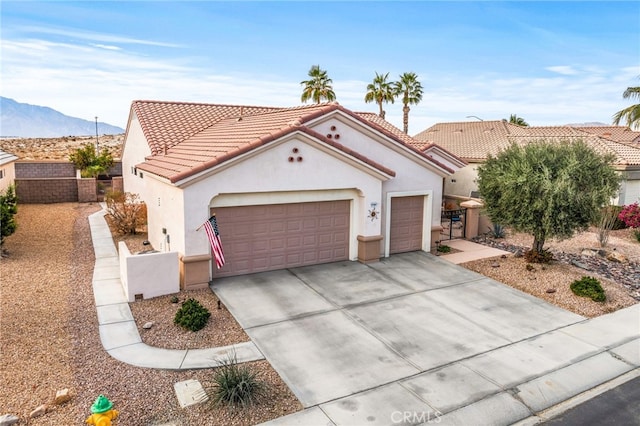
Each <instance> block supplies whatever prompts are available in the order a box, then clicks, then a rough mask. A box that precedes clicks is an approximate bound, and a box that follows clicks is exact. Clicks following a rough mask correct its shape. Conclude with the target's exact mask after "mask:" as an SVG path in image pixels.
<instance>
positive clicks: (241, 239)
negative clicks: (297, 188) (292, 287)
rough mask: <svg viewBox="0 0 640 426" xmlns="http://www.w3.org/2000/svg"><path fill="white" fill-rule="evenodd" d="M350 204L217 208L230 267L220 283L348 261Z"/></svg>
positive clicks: (216, 273) (217, 273)
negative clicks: (250, 275) (302, 267)
mask: <svg viewBox="0 0 640 426" xmlns="http://www.w3.org/2000/svg"><path fill="white" fill-rule="evenodd" d="M349 206H350V201H349V200H343V201H323V202H312V203H294V204H273V205H262V206H241V207H217V208H212V209H211V213H215V214H216V218H217V222H218V229H219V231H220V239H221V240H222V246H223V249H224V253H225V259H226V263H225V265H224V267H223V268H222V269H219V270H218V269H216V268H215V265H214V269H213V275H214V276H215V277H223V276H231V275H242V274H250V273H254V272H264V271H271V270H275V269H285V268H293V267H296V266H304V265H314V264H317V263H327V262H335V261H339V260H347V259H348V258H349V217H350V214H349V213H350V212H349V208H350V207H349Z"/></svg>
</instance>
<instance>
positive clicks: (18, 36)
mask: <svg viewBox="0 0 640 426" xmlns="http://www.w3.org/2000/svg"><path fill="white" fill-rule="evenodd" d="M0 14H1V52H0V53H1V55H2V56H1V65H2V68H1V83H2V84H1V86H0V87H1V89H0V94H1V95H2V96H5V97H9V98H13V99H15V100H17V101H19V102H26V103H30V104H35V105H44V106H49V107H51V108H54V109H57V110H59V111H61V112H63V113H65V114H68V115H71V116H76V117H80V118H85V119H88V120H93V119H94V117H95V116H98V117H99V121H104V122H107V123H110V124H113V125H117V126H120V127H125V126H126V122H127V118H128V114H129V107H130V104H131V101H133V100H136V99H150V100H167V101H187V102H206V103H225V104H245V105H268V106H295V105H300V104H301V101H300V95H301V91H302V89H301V86H300V82H301V81H302V80H305V79H307V72H308V70H309V68H310V67H311V65H314V64H319V65H320V67H321V68H322V69H324V70H327V72H328V74H329V77H331V78H332V79H333V87H334V91H335V93H336V96H337V100H338V102H339V103H340V104H342V105H344V106H345V107H347V108H350V109H352V110H355V111H372V112H377V106H376V105H375V104H367V103H365V102H364V95H365V92H366V86H367V84H368V83H370V82H371V81H372V79H373V77H374V76H375V73H376V72H378V73H387V72H389V77H390V79H391V80H395V79H397V78H398V76H399V75H400V74H401V73H403V72H407V71H412V72H415V73H417V74H418V76H419V80H420V81H421V83H422V85H423V87H424V97H423V100H422V102H421V103H420V104H419V105H417V106H414V107H412V110H411V115H410V121H409V124H410V129H409V133H410V134H415V133H417V132H419V131H421V130H424V129H425V128H427V127H429V126H431V125H433V124H435V123H437V122H443V121H466V120H474V119H475V118H467V117H468V116H476V117H479V118H481V119H484V120H496V119H502V118H508V117H509V115H510V114H517V115H518V116H520V117H523V118H524V119H525V120H527V121H528V122H529V124H531V125H559V124H567V123H578V122H603V123H610V122H611V116H612V115H613V114H614V113H615V112H616V111H618V110H620V109H622V108H624V107H626V106H628V105H630V104H631V101H629V100H623V99H622V92H623V91H624V90H625V89H626V88H627V87H629V86H637V85H640V79H639V77H640V2H637V1H625V2H612V1H602V2H598V1H588V2H578V1H570V2H556V1H535V2H519V1H506V2H493V1H480V2H461V1H413V2H396V1H384V2H382V1H378V2H362V1H352V2H294V1H286V2H285V1H280V2H243V1H239V2H214V1H197V2H186V1H181V2H153V1H130V2H115V1H108V2H94V1H82V2H63V1H53V2H32V1H2V2H1V3H0ZM385 109H386V111H387V119H388V120H389V121H390V122H392V123H393V124H395V125H396V126H398V127H402V105H401V104H400V103H398V102H396V103H395V104H393V105H392V104H389V105H386V106H385Z"/></svg>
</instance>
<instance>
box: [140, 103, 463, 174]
mask: <svg viewBox="0 0 640 426" xmlns="http://www.w3.org/2000/svg"><path fill="white" fill-rule="evenodd" d="M335 110H340V111H342V112H343V113H345V114H347V115H350V116H351V117H353V118H354V119H356V120H358V121H361V122H363V123H364V124H365V125H368V126H369V127H372V128H374V129H376V130H378V131H380V132H381V133H383V134H385V135H387V136H389V137H391V138H392V139H394V140H396V141H397V142H398V143H400V144H403V145H405V146H406V147H407V148H408V149H410V150H413V151H415V152H416V153H417V154H419V155H421V156H423V157H424V158H425V159H427V160H429V161H431V162H432V163H434V164H435V165H436V166H438V167H441V168H443V169H444V170H447V171H449V172H453V171H452V170H450V169H449V168H448V167H447V166H445V165H443V164H440V163H439V162H437V161H436V160H434V159H432V158H430V157H429V156H427V155H425V154H424V153H422V152H420V151H418V150H416V149H415V148H414V147H413V146H411V145H410V144H409V142H411V141H413V140H412V139H411V138H410V137H409V136H407V135H404V133H402V132H401V131H400V130H399V129H397V128H394V127H393V126H392V125H391V124H389V123H386V122H380V120H376V122H372V121H369V120H367V119H366V118H363V117H361V116H360V115H358V114H355V113H353V112H351V111H349V110H347V109H345V108H343V107H341V106H340V105H338V104H337V103H330V104H316V105H308V106H307V105H305V106H299V107H292V108H267V107H264V108H263V107H246V106H229V105H209V104H186V103H175V102H153V101H135V102H134V104H133V106H132V111H134V112H135V113H136V115H137V116H138V119H139V120H140V123H141V124H142V125H143V132H144V134H145V136H146V137H147V139H148V141H149V145H150V147H151V150H152V155H151V156H149V157H148V158H147V159H146V161H145V162H144V163H142V164H140V165H138V168H139V169H141V170H144V171H147V172H151V173H154V174H157V175H159V176H161V177H165V178H167V179H169V180H170V181H172V182H177V181H179V180H182V179H184V178H187V177H189V176H191V175H194V174H196V173H199V172H201V171H204V170H206V169H208V168H211V167H213V166H215V165H217V164H220V163H222V162H224V161H227V160H229V159H231V158H233V157H235V156H238V155H241V154H243V153H245V152H248V151H249V150H251V149H254V148H256V147H258V146H261V145H263V144H265V143H268V142H270V141H273V140H275V139H277V138H280V137H282V136H284V135H286V134H289V133H291V132H296V131H298V132H303V133H306V134H308V135H310V136H312V137H314V138H317V139H319V140H321V141H322V142H324V143H326V144H328V145H331V146H333V147H335V148H337V149H339V150H341V151H343V152H345V153H346V154H348V155H350V156H352V157H354V158H356V159H357V160H359V161H362V162H364V163H366V164H368V165H370V166H372V167H374V168H377V169H378V170H380V171H382V172H383V173H386V174H388V175H390V176H395V172H394V171H393V170H390V169H388V168H387V167H385V166H383V165H381V164H379V163H377V162H375V161H373V160H371V159H369V158H367V157H366V156H364V155H362V154H360V153H357V152H354V151H352V150H351V149H349V148H348V147H346V146H345V145H342V144H340V143H337V142H336V141H335V140H332V139H328V138H327V137H326V136H324V135H320V134H319V133H317V132H315V131H313V130H312V129H310V128H309V127H307V126H305V125H304V124H305V123H308V122H310V121H312V120H314V119H315V118H318V117H321V116H323V115H325V114H327V113H329V112H332V111H335ZM241 111H242V116H240V112H241ZM385 123H386V124H385ZM413 142H414V143H415V141H413Z"/></svg>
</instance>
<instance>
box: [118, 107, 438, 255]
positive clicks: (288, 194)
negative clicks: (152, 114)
mask: <svg viewBox="0 0 640 426" xmlns="http://www.w3.org/2000/svg"><path fill="white" fill-rule="evenodd" d="M309 127H312V128H313V129H314V130H316V131H318V132H319V133H321V134H329V133H331V134H332V137H335V135H338V136H339V138H336V139H334V140H336V142H338V143H340V144H342V145H345V146H347V147H348V148H349V149H351V150H353V151H355V152H359V153H361V154H362V155H365V156H366V157H367V158H369V159H371V160H373V161H375V162H377V163H379V164H382V165H383V166H385V167H387V168H389V169H391V170H393V171H395V172H396V176H395V177H390V176H387V175H386V174H384V173H382V172H380V171H379V170H378V169H376V168H374V167H372V166H370V165H367V164H365V163H364V162H363V161H361V160H358V159H354V158H353V157H351V156H348V155H346V154H345V153H344V152H342V151H340V150H338V149H336V148H334V147H331V146H329V145H327V144H325V143H322V142H318V141H317V140H315V139H314V138H312V137H309V136H308V135H306V134H301V133H297V134H293V135H290V136H288V137H286V138H283V139H281V140H278V141H274V142H271V143H269V144H267V145H265V146H262V147H259V148H257V149H255V150H253V151H251V152H249V153H247V154H244V155H242V156H241V157H238V158H235V159H233V160H231V161H228V162H226V163H224V164H222V165H220V166H217V167H216V168H214V169H211V170H208V171H207V172H205V173H202V174H200V175H197V176H193V177H190V178H188V179H185V180H184V181H182V182H177V185H178V186H180V188H178V187H177V186H174V185H170V184H167V183H166V181H165V180H164V179H160V178H157V177H155V176H153V175H151V174H148V173H144V176H143V178H140V177H139V176H135V175H133V174H131V167H132V166H134V165H135V164H138V163H139V162H141V161H143V159H144V157H145V156H146V155H149V153H150V152H149V149H148V147H147V144H146V141H145V140H144V138H143V137H142V132H141V129H140V126H139V123H138V122H137V119H136V118H135V117H133V119H132V122H131V125H130V128H129V133H128V136H127V142H126V144H125V148H124V155H123V176H124V184H125V190H126V191H128V192H134V193H138V194H140V195H141V197H142V198H143V200H144V201H145V202H146V203H147V209H148V211H149V240H150V241H151V243H152V245H153V247H154V248H156V249H157V250H160V251H168V250H171V251H176V252H178V253H180V255H181V256H185V257H192V256H206V255H209V252H210V248H209V243H208V240H207V238H206V234H205V232H204V230H203V229H202V228H200V226H201V225H202V224H203V223H204V221H205V220H207V219H208V217H209V208H210V207H221V206H231V205H233V206H238V205H251V204H261V203H263V204H274V203H294V202H305V201H323V200H337V199H348V200H350V201H351V235H350V246H349V247H350V248H349V258H350V259H352V260H357V256H358V236H363V237H373V236H380V235H382V236H383V237H385V238H386V239H388V235H387V232H388V231H387V229H388V220H389V218H388V217H387V216H388V215H387V213H386V211H387V210H386V209H387V207H388V205H389V199H390V197H391V196H401V195H424V196H425V222H424V223H425V229H424V231H423V235H424V246H425V247H424V249H425V250H429V246H430V241H431V234H432V228H433V227H437V226H440V205H441V203H442V179H443V176H444V175H446V172H444V171H442V170H440V169H438V168H437V167H436V166H430V165H429V163H427V162H425V160H424V159H423V158H421V157H420V155H419V154H417V153H415V152H413V151H411V150H407V149H406V148H403V147H400V146H398V145H397V144H396V143H395V142H393V141H391V140H389V139H387V138H386V137H383V136H380V135H378V134H376V133H374V132H372V131H370V130H368V129H367V128H365V127H363V126H362V124H361V123H359V122H355V121H354V120H353V119H352V118H350V117H346V118H345V117H344V116H341V115H340V114H337V115H336V116H332V118H330V119H326V118H323V119H322V120H319V121H318V122H316V123H309ZM332 127H335V129H332ZM140 145H143V146H144V147H140ZM289 157H293V159H294V161H289ZM298 157H300V159H301V161H298ZM372 203H375V204H376V205H377V207H376V209H377V211H379V212H380V213H381V214H380V215H379V216H378V218H376V219H374V220H371V218H370V216H369V210H370V209H371V206H372ZM163 229H164V230H165V231H166V233H163V232H162V230H163ZM167 236H169V239H170V241H167ZM221 238H222V240H223V243H224V235H221ZM384 254H385V252H384V245H383V244H381V255H384Z"/></svg>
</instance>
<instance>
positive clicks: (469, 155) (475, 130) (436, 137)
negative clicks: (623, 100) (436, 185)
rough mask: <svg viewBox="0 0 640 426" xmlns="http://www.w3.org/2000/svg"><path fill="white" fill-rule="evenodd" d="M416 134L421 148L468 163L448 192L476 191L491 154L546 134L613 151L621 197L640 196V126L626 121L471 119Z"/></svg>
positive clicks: (619, 201)
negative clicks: (521, 123)
mask: <svg viewBox="0 0 640 426" xmlns="http://www.w3.org/2000/svg"><path fill="white" fill-rule="evenodd" d="M413 138H414V139H416V140H418V141H420V142H419V143H418V144H417V145H414V146H415V147H416V148H418V149H420V150H423V151H424V150H425V149H428V148H429V147H431V146H432V145H433V144H436V145H438V146H440V147H442V148H444V149H446V150H447V151H449V152H451V153H452V154H454V155H455V156H458V157H460V158H462V159H463V160H465V161H466V162H467V163H468V165H467V166H465V167H463V168H461V169H460V170H458V171H456V172H455V173H454V174H453V175H452V176H450V177H448V178H447V179H446V180H445V188H444V192H445V194H447V195H458V196H463V197H469V196H471V195H472V194H473V195H476V194H477V191H478V185H477V177H478V172H477V169H478V166H479V165H480V164H482V163H484V161H485V160H486V159H487V157H488V156H489V155H493V156H495V155H497V154H498V153H499V152H500V151H502V150H504V149H506V148H508V147H509V146H510V145H511V144H512V143H522V144H524V143H527V142H532V141H537V140H543V139H544V140H550V141H562V140H568V141H577V140H582V141H583V142H585V143H586V144H587V145H589V146H590V147H592V148H593V149H594V150H595V151H597V152H599V153H601V154H612V155H613V156H614V158H615V160H614V167H615V168H616V170H617V171H618V172H620V173H621V174H622V176H623V182H622V185H621V187H620V192H619V195H618V197H617V199H616V200H615V201H616V203H617V204H619V205H624V204H630V203H633V202H635V201H637V200H638V199H639V198H640V132H634V131H631V130H630V129H629V128H628V127H625V126H602V127H598V126H593V127H573V126H531V127H523V126H518V125H516V124H512V123H509V122H507V121H506V120H497V121H469V122H458V123H438V124H436V125H434V126H432V127H430V128H428V129H426V130H424V131H423V132H420V133H418V134H417V135H415V136H414V137H413ZM615 138H618V139H619V140H618V139H615Z"/></svg>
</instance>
